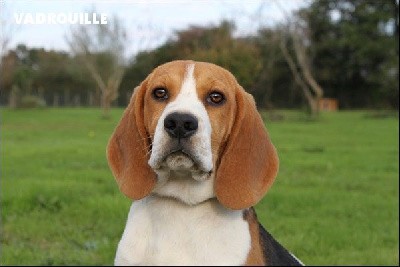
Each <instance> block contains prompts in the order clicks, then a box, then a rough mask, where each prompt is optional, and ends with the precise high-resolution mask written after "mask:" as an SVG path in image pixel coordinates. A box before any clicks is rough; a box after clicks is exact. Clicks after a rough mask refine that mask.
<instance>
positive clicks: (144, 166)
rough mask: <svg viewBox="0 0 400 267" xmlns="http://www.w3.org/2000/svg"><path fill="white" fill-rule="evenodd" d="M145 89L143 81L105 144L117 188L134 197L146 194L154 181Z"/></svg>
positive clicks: (141, 196) (139, 197)
mask: <svg viewBox="0 0 400 267" xmlns="http://www.w3.org/2000/svg"><path fill="white" fill-rule="evenodd" d="M145 92H146V89H145V82H143V83H142V84H141V85H140V86H139V87H136V88H135V90H134V92H133V95H132V97H131V100H130V103H129V105H128V107H127V108H126V109H125V111H124V114H123V115H122V118H121V120H120V122H119V124H118V125H117V127H116V128H115V130H114V133H113V134H112V136H111V138H110V140H109V142H108V146H107V159H108V163H109V165H110V168H111V170H112V172H113V174H114V177H115V179H116V181H117V183H118V185H119V189H120V190H121V191H122V192H123V193H124V194H125V195H126V196H127V197H129V198H132V199H136V200H137V199H141V198H144V197H145V196H147V195H148V194H149V193H150V192H151V190H152V189H153V188H154V186H155V184H156V174H155V173H154V171H153V170H152V169H151V168H150V166H149V164H148V163H147V162H148V160H149V148H150V145H151V144H150V138H149V136H148V134H147V132H146V129H145V127H144V121H143V120H144V117H143V105H144V94H145Z"/></svg>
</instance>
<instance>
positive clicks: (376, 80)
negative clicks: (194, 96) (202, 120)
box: [0, 0, 399, 265]
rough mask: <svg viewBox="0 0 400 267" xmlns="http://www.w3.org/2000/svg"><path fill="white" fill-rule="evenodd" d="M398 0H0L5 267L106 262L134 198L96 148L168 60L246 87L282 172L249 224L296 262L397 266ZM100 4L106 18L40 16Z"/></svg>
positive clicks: (96, 9) (96, 10)
mask: <svg viewBox="0 0 400 267" xmlns="http://www.w3.org/2000/svg"><path fill="white" fill-rule="evenodd" d="M398 8H399V2H398V0H380V1H373V0H291V1H284V0H264V1H263V0H257V1H256V0H251V1H236V0H234V1H206V0H204V1H184V0H171V1H151V0H150V1H133V0H132V1H128V0H119V1H107V0H96V1H95V0H90V1H72V0H69V1H67V0H60V1H49V0H42V1H39V0H34V1H22V0H16V1H11V0H7V1H4V0H1V1H0V21H1V31H0V34H1V35H0V60H1V61H0V63H1V65H0V105H1V117H2V122H1V128H2V129H1V136H2V138H1V139H2V140H1V171H2V175H1V195H0V197H1V206H0V208H1V231H0V241H1V254H0V263H1V264H2V265H19V264H35V265H36V264H38V265H53V264H62V265H71V264H74V265H80V264H82V265H84V264H89V265H93V264H96V265H97V264H98V265H109V264H112V261H113V256H114V253H115V248H116V245H117V242H118V239H119V238H120V236H121V233H122V231H123V227H124V223H125V219H126V216H127V212H128V208H129V204H130V201H129V200H128V199H126V198H124V196H122V194H121V193H120V192H119V191H118V188H117V186H116V184H115V182H114V181H113V178H112V175H111V172H110V171H109V169H108V166H107V162H106V159H105V147H106V144H107V140H108V138H109V136H110V135H111V133H112V131H113V129H114V127H115V126H116V124H117V122H118V120H119V118H120V116H121V114H122V111H123V109H124V107H125V106H126V105H127V103H128V102H129V99H130V96H131V94H132V91H133V88H134V87H135V86H137V85H138V84H139V83H140V82H141V81H142V80H144V78H145V77H146V76H147V75H148V74H149V73H150V72H151V70H152V69H153V68H155V67H156V66H158V65H160V64H162V63H165V62H168V61H171V60H175V59H192V60H198V61H207V62H212V63H215V64H217V65H220V66H222V67H225V68H226V69H228V70H230V71H231V72H232V73H233V74H234V75H235V76H236V78H237V80H238V81H239V83H240V84H241V85H242V86H243V87H244V88H245V89H246V90H247V91H248V92H250V93H251V94H252V95H253V96H254V98H255V100H256V102H257V106H258V108H259V111H260V113H261V114H262V116H263V118H264V120H265V122H266V127H267V129H268V130H269V132H270V134H271V136H272V140H273V141H274V144H275V145H276V147H277V149H278V152H279V155H280V159H281V169H280V173H279V175H278V178H277V181H276V183H275V185H274V187H273V188H272V189H271V191H270V192H269V193H268V194H267V196H266V197H265V198H264V200H263V201H262V202H261V203H260V204H259V205H257V207H256V209H257V211H258V213H259V217H260V220H261V221H262V223H263V224H264V225H266V226H267V229H269V230H270V231H271V232H272V234H273V235H274V236H275V237H276V238H277V239H278V240H279V241H281V243H283V244H284V245H285V246H286V247H288V248H289V249H290V250H291V251H293V252H294V254H295V255H296V256H298V257H299V258H300V259H301V260H303V262H305V264H309V265H320V264H327V265H330V264H339V265H344V264H346V265H347V264H350V265H351V264H355V265H363V264H365V265H376V264H377V265H398V264H399V254H398V248H399V239H398V227H399V220H398V218H399V213H398V206H399V205H398V204H399V201H398V199H399V198H398V197H399V191H398V180H399V179H398V178H399V175H398V171H399V165H398V159H399V154H398V152H399V149H398V148H399V143H398V132H399V130H398V129H399V128H398V109H399V39H398V36H399V13H398V10H399V9H398ZM74 13H78V14H85V13H86V14H89V16H90V17H92V18H93V15H95V16H96V15H97V16H98V18H99V17H100V15H101V14H105V15H106V17H107V24H79V23H71V22H70V21H66V22H65V23H54V24H53V23H52V22H51V21H46V22H44V23H40V22H38V21H36V20H35V19H36V17H35V16H36V15H37V14H45V15H46V16H47V15H48V14H56V15H60V14H61V15H67V16H68V15H70V14H74Z"/></svg>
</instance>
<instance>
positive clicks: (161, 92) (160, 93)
mask: <svg viewBox="0 0 400 267" xmlns="http://www.w3.org/2000/svg"><path fill="white" fill-rule="evenodd" d="M153 97H154V98H155V99H156V100H165V99H168V91H167V89H165V88H163V87H157V88H155V89H154V90H153Z"/></svg>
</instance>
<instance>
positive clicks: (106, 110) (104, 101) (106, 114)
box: [101, 92, 111, 119]
mask: <svg viewBox="0 0 400 267" xmlns="http://www.w3.org/2000/svg"><path fill="white" fill-rule="evenodd" d="M101 108H102V110H103V115H102V118H103V119H109V118H110V108H111V101H110V100H109V97H108V95H107V92H103V93H102V94H101Z"/></svg>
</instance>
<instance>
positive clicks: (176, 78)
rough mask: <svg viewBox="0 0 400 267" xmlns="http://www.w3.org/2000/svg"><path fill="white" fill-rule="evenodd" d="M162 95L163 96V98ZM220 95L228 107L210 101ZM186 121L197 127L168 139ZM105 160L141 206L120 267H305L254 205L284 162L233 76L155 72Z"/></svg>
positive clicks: (198, 68) (164, 68) (211, 70)
mask: <svg viewBox="0 0 400 267" xmlns="http://www.w3.org/2000/svg"><path fill="white" fill-rule="evenodd" d="M160 89H161V93H166V96H165V97H162V98H157V93H156V92H155V91H156V90H160ZM213 93H217V94H218V96H222V98H223V101H221V102H219V103H213V102H212V101H210V96H211V95H212V94H213ZM155 94H156V96H155ZM217 100H221V98H217ZM171 114H172V115H171ZM176 114H185V115H184V116H186V117H188V118H189V121H184V120H185V118H186V117H184V118H183V119H182V118H181V117H179V116H180V115H179V116H178V117H176V118H175V117H173V116H175V115H176ZM171 116H172V117H173V126H172V128H168V127H169V126H168V125H167V122H166V120H170V118H171ZM181 120H182V121H181ZM193 121H195V122H193ZM180 122H182V123H189V126H190V123H192V125H191V126H190V127H189V126H188V127H189V128H190V129H189V128H187V129H186V128H185V127H186V126H181V127H183V128H182V129H181V130H182V131H181V132H179V131H178V132H177V134H176V133H175V132H172V133H171V129H173V130H174V131H175V130H176V127H178V126H176V125H175V123H177V124H179V123H180ZM193 123H194V124H193ZM179 125H180V124H179ZM182 125H184V124H182ZM185 125H187V124H185ZM192 126H193V127H192ZM178 130H179V129H178ZM189 130H190V136H189V133H188V136H186V135H184V133H185V134H186V132H184V131H187V132H189ZM183 132H184V133H183ZM107 156H108V161H109V165H110V167H111V169H112V172H113V174H114V176H115V178H116V180H117V182H118V185H119V188H120V190H121V191H122V192H123V193H124V194H125V195H126V196H128V197H130V198H131V199H133V200H135V201H134V202H133V204H132V206H131V208H130V211H129V215H128V220H127V223H126V227H125V230H124V233H123V235H122V238H121V241H120V242H119V245H118V249H117V253H116V257H115V264H116V265H266V264H275V265H291V264H293V265H298V264H301V262H300V261H298V260H297V259H296V258H295V257H294V256H292V255H291V254H290V253H288V252H287V251H286V250H285V249H284V248H283V247H281V246H280V245H279V243H277V242H276V241H275V240H274V239H273V238H272V237H271V236H270V235H269V234H268V232H266V231H265V229H264V228H263V227H262V226H261V225H260V224H259V223H258V220H257V217H256V215H255V212H254V209H253V208H252V206H253V205H255V204H256V203H258V202H259V201H260V200H261V198H262V197H263V196H264V194H265V193H266V191H267V190H268V188H269V187H270V186H271V185H272V183H273V181H274V179H275V176H276V174H277V171H278V162H279V161H278V156H277V153H276V150H275V148H274V146H273V145H272V143H271V141H270V138H269V136H268V133H267V131H266V129H265V127H264V123H263V121H262V119H261V117H260V115H259V114H258V112H257V110H256V106H255V102H254V99H253V98H252V96H251V95H250V94H248V93H246V92H245V91H244V89H243V88H242V87H241V86H240V85H239V84H238V82H237V81H236V79H235V78H234V76H233V75H232V74H231V73H230V72H228V71H227V70H225V69H223V68H221V67H218V66H216V65H213V64H210V63H204V62H194V61H173V62H169V63H166V64H164V65H161V66H159V67H157V68H156V69H155V70H154V71H153V72H152V73H151V74H150V75H149V76H148V77H147V78H146V79H145V80H144V81H143V82H142V83H141V84H140V86H138V87H137V88H135V90H134V93H133V96H132V98H131V101H130V103H129V105H128V107H127V108H126V110H125V112H124V114H123V116H122V119H121V120H120V122H119V124H118V126H117V127H116V129H115V131H114V133H113V135H112V136H111V138H110V141H109V144H108V148H107Z"/></svg>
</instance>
